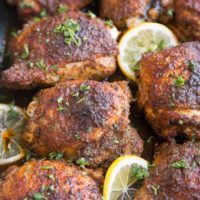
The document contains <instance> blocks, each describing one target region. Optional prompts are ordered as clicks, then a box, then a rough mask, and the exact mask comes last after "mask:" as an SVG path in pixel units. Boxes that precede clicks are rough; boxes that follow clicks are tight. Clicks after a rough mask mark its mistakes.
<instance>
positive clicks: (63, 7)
mask: <svg viewBox="0 0 200 200" xmlns="http://www.w3.org/2000/svg"><path fill="white" fill-rule="evenodd" d="M67 10H68V6H67V5H59V7H58V13H59V14H62V13H65V12H67Z"/></svg>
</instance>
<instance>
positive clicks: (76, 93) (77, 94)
mask: <svg viewBox="0 0 200 200" xmlns="http://www.w3.org/2000/svg"><path fill="white" fill-rule="evenodd" d="M71 96H72V97H78V96H79V92H78V91H77V92H72V93H71Z"/></svg>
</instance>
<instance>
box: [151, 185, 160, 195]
mask: <svg viewBox="0 0 200 200" xmlns="http://www.w3.org/2000/svg"><path fill="white" fill-rule="evenodd" d="M151 189H152V190H153V193H154V194H155V195H156V196H157V195H158V190H159V189H160V186H159V185H152V186H151Z"/></svg>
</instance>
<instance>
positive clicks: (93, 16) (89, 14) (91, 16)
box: [88, 10, 96, 19]
mask: <svg viewBox="0 0 200 200" xmlns="http://www.w3.org/2000/svg"><path fill="white" fill-rule="evenodd" d="M88 16H89V17H90V18H91V19H94V18H96V15H95V14H94V13H93V12H91V11H90V10H89V11H88Z"/></svg>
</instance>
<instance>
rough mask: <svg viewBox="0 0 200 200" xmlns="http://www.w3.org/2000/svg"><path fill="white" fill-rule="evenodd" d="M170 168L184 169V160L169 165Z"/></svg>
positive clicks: (185, 164) (185, 166)
mask: <svg viewBox="0 0 200 200" xmlns="http://www.w3.org/2000/svg"><path fill="white" fill-rule="evenodd" d="M171 167H173V168H176V169H186V168H187V163H186V162H185V161H184V160H179V161H176V162H174V163H172V164H171Z"/></svg>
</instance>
